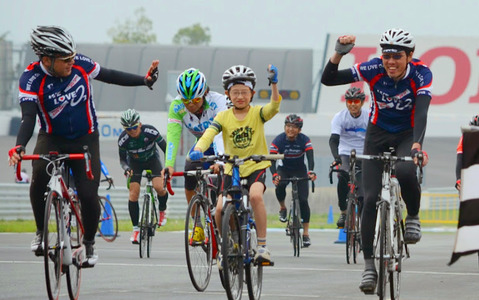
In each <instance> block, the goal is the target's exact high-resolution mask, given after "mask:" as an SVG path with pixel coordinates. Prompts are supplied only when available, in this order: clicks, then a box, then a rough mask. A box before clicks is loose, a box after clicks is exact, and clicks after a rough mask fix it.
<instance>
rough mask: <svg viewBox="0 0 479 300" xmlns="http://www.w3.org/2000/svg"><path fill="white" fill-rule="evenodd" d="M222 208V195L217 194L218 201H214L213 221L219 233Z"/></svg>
mask: <svg viewBox="0 0 479 300" xmlns="http://www.w3.org/2000/svg"><path fill="white" fill-rule="evenodd" d="M222 209H223V196H222V195H220V196H218V201H217V202H216V210H215V222H216V227H217V228H218V232H219V233H220V234H221V210H222Z"/></svg>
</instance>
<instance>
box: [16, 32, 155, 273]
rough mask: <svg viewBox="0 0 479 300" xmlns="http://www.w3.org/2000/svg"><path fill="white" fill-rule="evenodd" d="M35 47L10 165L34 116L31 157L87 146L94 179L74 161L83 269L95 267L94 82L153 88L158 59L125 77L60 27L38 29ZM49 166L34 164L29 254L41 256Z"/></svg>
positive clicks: (27, 137)
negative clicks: (79, 48)
mask: <svg viewBox="0 0 479 300" xmlns="http://www.w3.org/2000/svg"><path fill="white" fill-rule="evenodd" d="M30 37H31V46H32V48H33V51H34V52H35V53H36V54H37V55H38V57H39V61H37V62H33V63H31V64H30V65H29V66H28V67H27V68H26V70H25V71H24V73H23V74H22V76H21V77H20V87H19V90H20V91H19V97H18V98H19V102H20V107H21V110H22V123H21V125H20V129H19V132H18V135H17V140H16V146H15V147H13V148H12V149H11V150H10V151H9V164H10V165H14V164H16V163H17V162H18V161H19V160H20V159H21V156H22V155H23V154H24V153H25V147H26V145H27V143H28V141H29V140H30V138H31V137H32V134H33V130H34V127H35V119H36V115H38V117H39V119H40V132H39V133H38V137H37V143H36V146H35V149H34V150H33V153H35V154H48V152H49V151H58V152H60V153H81V152H83V145H87V146H88V147H89V151H90V154H91V166H92V171H93V174H94V176H95V179H94V180H93V181H91V180H88V179H87V176H86V172H85V163H84V162H82V161H71V162H68V164H69V165H70V166H71V168H72V169H73V174H74V178H75V184H76V186H77V188H78V196H79V198H80V200H81V202H82V205H81V209H82V217H83V224H84V225H85V235H84V238H83V244H84V245H85V251H86V255H85V260H84V262H83V267H93V266H94V265H95V263H96V261H97V259H98V256H97V255H96V253H95V249H94V246H93V245H94V243H95V234H96V231H97V227H98V220H99V214H100V207H99V204H98V199H97V195H98V185H99V181H100V147H99V133H98V123H97V115H96V111H95V106H94V103H93V93H92V91H91V87H92V80H93V79H98V80H100V81H103V82H107V83H114V84H118V85H124V86H139V85H146V86H148V87H149V88H151V87H152V86H153V84H154V83H155V81H156V79H157V78H158V63H159V62H158V61H157V60H155V61H153V63H152V64H151V66H150V68H149V71H148V73H147V75H146V76H139V75H134V74H130V73H124V72H120V71H116V70H112V69H107V68H104V67H100V65H99V64H98V63H96V62H94V61H93V60H91V59H90V58H89V57H87V56H84V55H82V54H80V53H77V52H76V44H75V42H74V40H73V37H72V36H71V35H70V33H69V32H68V31H66V30H65V29H64V28H62V27H58V26H38V27H37V28H35V29H33V31H32V33H31V36H30ZM45 168H46V162H45V161H42V160H35V161H33V171H32V183H31V186H30V200H31V204H32V208H33V213H34V217H35V223H36V226H37V232H36V236H35V239H34V240H33V242H32V244H31V250H32V251H33V252H34V253H35V254H36V255H43V249H42V246H41V243H42V230H43V218H44V211H45V201H44V194H45V191H46V186H47V184H48V181H49V179H50V176H49V175H48V174H47V173H46V169H45Z"/></svg>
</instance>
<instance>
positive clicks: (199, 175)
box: [166, 159, 223, 292]
mask: <svg viewBox="0 0 479 300" xmlns="http://www.w3.org/2000/svg"><path fill="white" fill-rule="evenodd" d="M213 161H214V160H211V159H210V161H208V162H213ZM185 175H186V176H195V178H196V180H197V182H198V185H197V188H196V194H195V195H194V196H193V197H192V198H191V200H190V203H189V204H188V209H187V211H186V218H185V254H186V264H187V266H188V274H189V276H190V279H191V283H192V284H193V286H194V287H195V289H196V290H197V291H199V292H202V291H204V290H205V289H206V288H207V287H208V284H209V281H210V278H211V270H212V265H213V261H215V260H216V257H217V255H218V251H219V250H218V249H219V244H218V243H219V242H218V237H219V232H218V229H217V227H216V222H215V218H214V207H215V206H214V205H215V203H216V199H213V196H215V195H218V192H219V187H220V186H221V184H220V183H219V182H215V181H217V179H221V178H220V177H219V176H217V175H215V174H213V170H212V169H208V170H203V169H202V168H201V167H200V168H199V169H197V170H191V171H185V172H175V173H173V174H171V175H170V176H171V177H173V176H185ZM215 179H216V180H215ZM166 182H167V183H168V182H169V181H168V180H166ZM170 194H171V193H170ZM173 194H174V193H173ZM173 194H172V195H173ZM212 194H213V195H212ZM199 228H201V229H202V231H203V235H201V230H200V232H198V230H199ZM220 278H221V280H222V282H223V279H222V278H223V277H222V271H221V270H220Z"/></svg>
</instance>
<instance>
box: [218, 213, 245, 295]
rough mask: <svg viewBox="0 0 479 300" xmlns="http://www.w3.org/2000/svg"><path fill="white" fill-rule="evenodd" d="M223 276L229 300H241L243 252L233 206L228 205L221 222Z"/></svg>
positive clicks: (238, 225)
mask: <svg viewBox="0 0 479 300" xmlns="http://www.w3.org/2000/svg"><path fill="white" fill-rule="evenodd" d="M222 223H223V224H222V225H223V226H222V236H223V239H222V247H221V254H222V256H223V260H222V261H223V276H224V284H225V290H226V295H227V296H228V299H229V300H236V299H241V294H242V291H243V266H244V265H243V252H242V249H241V248H242V247H241V241H240V224H239V220H238V216H237V215H236V210H235V207H234V205H232V204H228V206H227V207H226V209H225V211H224V215H223V220H222Z"/></svg>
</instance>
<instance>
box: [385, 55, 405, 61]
mask: <svg viewBox="0 0 479 300" xmlns="http://www.w3.org/2000/svg"><path fill="white" fill-rule="evenodd" d="M403 56H404V55H402V54H383V59H385V60H388V59H391V58H392V59H394V60H400V59H401V58H403Z"/></svg>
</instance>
